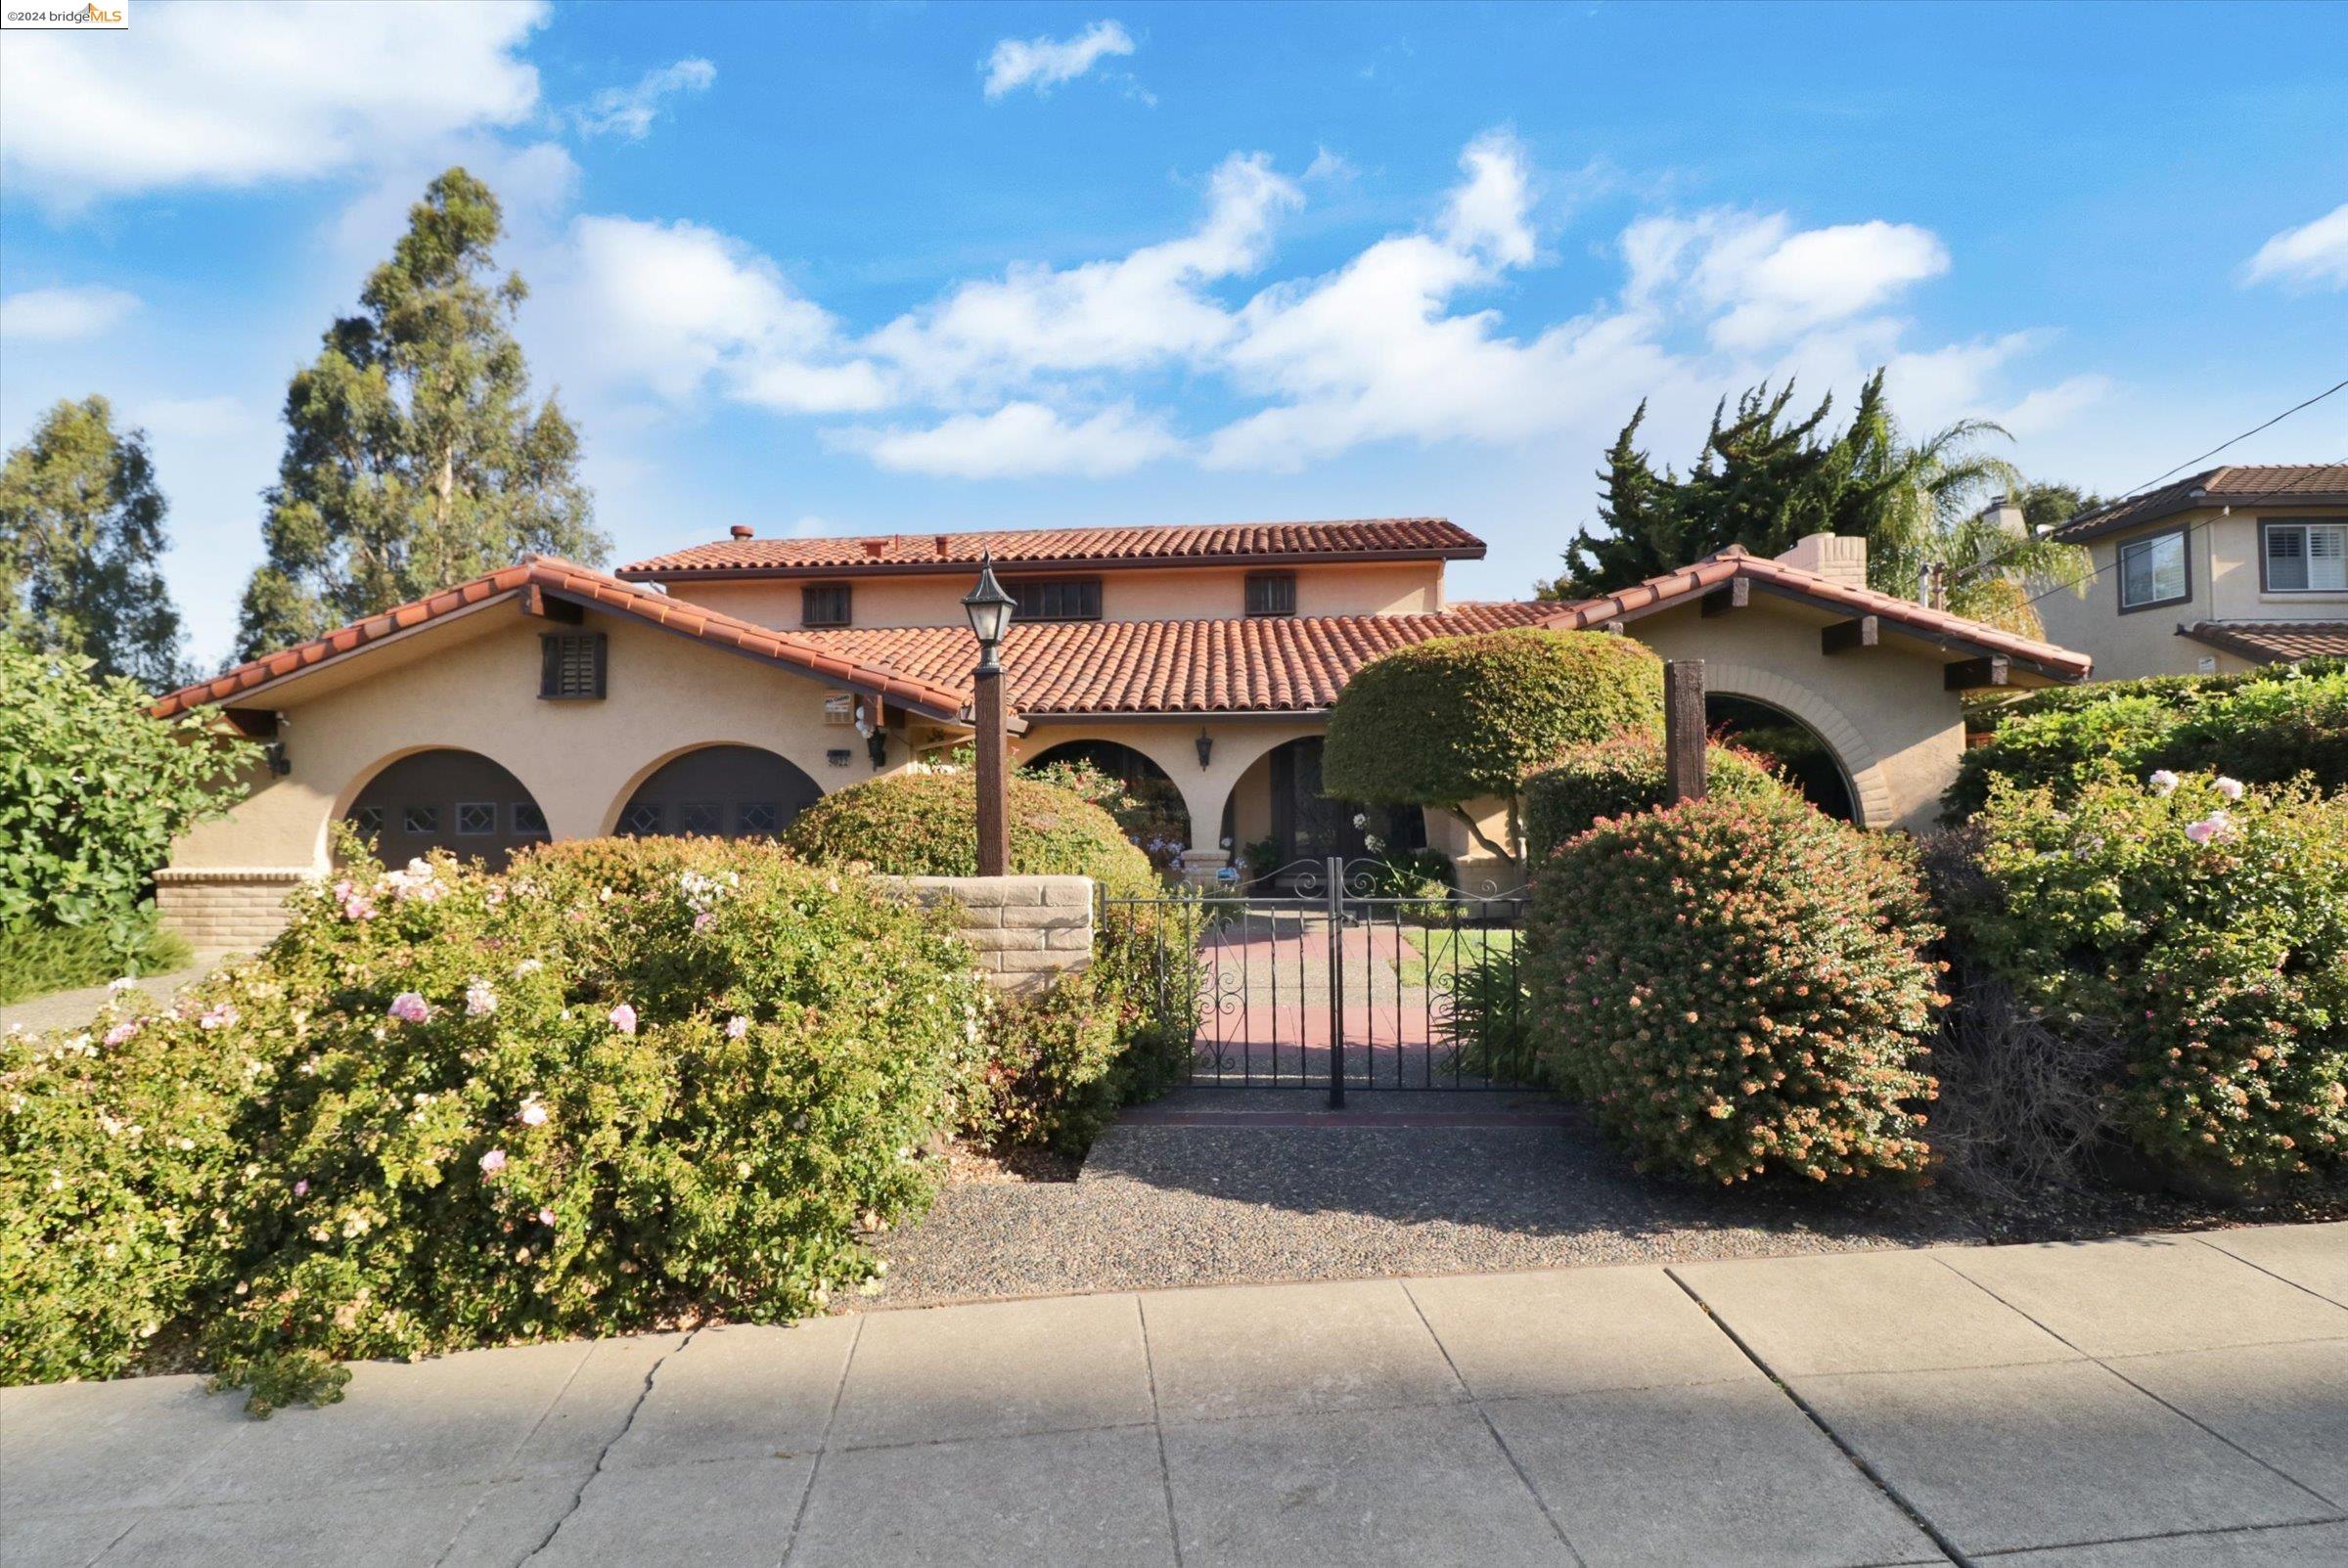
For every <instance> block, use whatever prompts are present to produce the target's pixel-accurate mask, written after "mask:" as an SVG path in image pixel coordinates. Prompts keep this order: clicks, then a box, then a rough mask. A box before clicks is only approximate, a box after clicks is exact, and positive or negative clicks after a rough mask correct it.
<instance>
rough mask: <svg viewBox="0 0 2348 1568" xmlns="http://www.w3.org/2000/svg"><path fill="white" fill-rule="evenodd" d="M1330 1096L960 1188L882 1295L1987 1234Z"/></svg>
mask: <svg viewBox="0 0 2348 1568" xmlns="http://www.w3.org/2000/svg"><path fill="white" fill-rule="evenodd" d="M1324 1103H1325V1099H1324V1097H1323V1096H1322V1095H1320V1094H1319V1093H1318V1092H1287V1091H1265V1090H1253V1091H1223V1092H1220V1093H1218V1092H1214V1091H1201V1090H1189V1091H1184V1092H1183V1093H1181V1094H1179V1095H1176V1096H1174V1097H1172V1098H1169V1099H1167V1100H1162V1101H1159V1102H1158V1104H1156V1105H1153V1106H1149V1107H1145V1108H1144V1109H1143V1110H1142V1111H1141V1112H1139V1113H1129V1115H1128V1117H1127V1119H1126V1120H1123V1121H1121V1122H1119V1123H1118V1124H1117V1125H1116V1126H1114V1127H1111V1128H1110V1129H1109V1130H1108V1131H1107V1132H1106V1133H1105V1134H1103V1135H1102V1137H1101V1140H1100V1142H1097V1143H1095V1144H1094V1145H1093V1150H1092V1154H1091V1156H1090V1158H1088V1159H1087V1160H1086V1162H1085V1165H1084V1168H1083V1172H1082V1174H1081V1175H1080V1177H1079V1178H1078V1180H1076V1181H1074V1182H1058V1183H1023V1184H1020V1183H1013V1184H993V1185H986V1186H971V1187H950V1188H948V1189H947V1190H946V1191H945V1192H944V1193H943V1194H942V1195H941V1196H940V1197H939V1199H938V1201H937V1204H936V1206H935V1207H934V1208H932V1209H931V1210H930V1212H929V1214H928V1215H927V1216H926V1218H924V1219H923V1220H921V1221H920V1222H918V1223H916V1224H914V1225H911V1226H908V1227H906V1228H905V1229H903V1230H902V1231H899V1232H894V1233H892V1234H890V1235H887V1236H884V1237H882V1238H881V1240H880V1246H879V1250H880V1251H881V1253H882V1255H883V1256H885V1257H886V1258H887V1259H888V1264H889V1274H888V1283H887V1288H886V1290H885V1291H884V1292H883V1293H882V1294H881V1296H880V1297H879V1298H878V1299H877V1300H876V1301H875V1302H874V1303H873V1304H875V1305H879V1306H912V1305H917V1304H926V1303H934V1302H940V1301H953V1300H964V1299H971V1298H977V1297H985V1296H1023V1295H1038V1294H1046V1293H1055V1292H1064V1291H1081V1290H1123V1289H1135V1288H1142V1289H1149V1288H1155V1287H1161V1286H1168V1285H1194V1284H1222V1283H1233V1282H1239V1281H1247V1280H1286V1279H1341V1278H1367V1277H1389V1276H1395V1275H1422V1274H1452V1273H1461V1272H1467V1271H1479V1270H1506V1269H1535V1268H1549V1267H1556V1266H1559V1265H1566V1264H1583V1263H1659V1262H1677V1261H1683V1260H1694V1259H1711V1258H1737V1257H1761V1256H1771V1255H1776V1254H1782V1253H1797V1252H1823V1251H1840V1250H1848V1249H1854V1248H1867V1247H1883V1246H1912V1245H1917V1244H1919V1243H1927V1242H1942V1241H1973V1240H1979V1239H1982V1234H1981V1232H1980V1230H1979V1229H1978V1227H1977V1226H1976V1225H1975V1224H1974V1223H1973V1221H1972V1219H1971V1218H1970V1216H1969V1215H1968V1214H1967V1213H1966V1212H1965V1211H1964V1210H1963V1209H1962V1208H1961V1207H1960V1206H1958V1205H1956V1204H1954V1203H1952V1202H1950V1201H1947V1200H1945V1199H1943V1198H1941V1197H1939V1196H1938V1195H1936V1194H1934V1193H1932V1192H1928V1191H1927V1192H1907V1193H1899V1194H1895V1195H1892V1196H1890V1197H1884V1198H1873V1199H1840V1200H1836V1199H1832V1198H1829V1197H1825V1196H1823V1195H1813V1194H1809V1193H1790V1194H1773V1193H1722V1192H1719V1191H1713V1190H1697V1189H1694V1188H1691V1187H1679V1186H1675V1185H1672V1184H1668V1183H1662V1182H1652V1181H1648V1180H1646V1179H1643V1178H1641V1177H1639V1176H1637V1175H1636V1174H1634V1173H1633V1172H1632V1171H1631V1170H1630V1168H1629V1165H1628V1163H1627V1162H1626V1161H1625V1160H1624V1159H1623V1158H1622V1156H1621V1155H1619V1154H1617V1153H1616V1152H1614V1151H1613V1150H1612V1149H1610V1148H1608V1147H1607V1146H1606V1145H1605V1143H1604V1142H1603V1139H1602V1138H1601V1137H1600V1136H1599V1135H1598V1133H1597V1132H1596V1131H1595V1130H1594V1129H1593V1128H1591V1127H1590V1126H1589V1125H1588V1123H1587V1122H1586V1121H1584V1120H1583V1119H1582V1117H1581V1116H1580V1114H1579V1113H1578V1112H1576V1111H1573V1110H1571V1109H1569V1108H1565V1107H1560V1106H1558V1105H1557V1104H1556V1103H1555V1102H1552V1101H1547V1100H1537V1099H1532V1098H1518V1097H1507V1096H1495V1095H1451V1094H1442V1093H1434V1094H1427V1093H1409V1094H1395V1093H1390V1092H1389V1093H1382V1094H1370V1093H1363V1092H1358V1091H1357V1092H1356V1093H1354V1094H1353V1095H1351V1096H1349V1097H1348V1111H1349V1114H1348V1115H1347V1116H1346V1117H1344V1118H1343V1119H1342V1120H1340V1121H1334V1122H1332V1121H1331V1120H1330V1119H1327V1118H1322V1117H1319V1116H1318V1115H1317V1112H1318V1110H1319V1107H1321V1106H1322V1105H1323V1104H1324ZM1404 1121H1407V1122H1408V1123H1409V1124H1410V1125H1402V1124H1401V1123H1402V1122H1404ZM1283 1122H1286V1123H1290V1124H1294V1123H1307V1122H1319V1123H1321V1124H1320V1125H1279V1124H1280V1123H1283ZM1381 1122H1383V1123H1384V1125H1381ZM1199 1123H1205V1124H1206V1125H1199ZM1218 1123H1220V1124H1221V1125H1217V1124H1218ZM1428 1123H1435V1124H1436V1125H1427V1124H1428Z"/></svg>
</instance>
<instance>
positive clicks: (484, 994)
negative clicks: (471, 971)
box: [465, 980, 497, 1018]
mask: <svg viewBox="0 0 2348 1568" xmlns="http://www.w3.org/2000/svg"><path fill="white" fill-rule="evenodd" d="M496 1010H497V992H496V991H494V990H492V989H491V988H490V985H489V982H488V981H486V980H475V981H474V982H473V984H471V985H469V986H467V987H466V988H465V1015H466V1016H467V1017H469V1018H478V1017H482V1016H484V1015H486V1014H488V1013H492V1012H495V1011H496Z"/></svg>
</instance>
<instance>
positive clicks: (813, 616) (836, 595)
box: [799, 583, 850, 626]
mask: <svg viewBox="0 0 2348 1568" xmlns="http://www.w3.org/2000/svg"><path fill="white" fill-rule="evenodd" d="M849 603H850V595H849V592H848V585H847V584H846V583H809V584H808V585H807V586H806V587H804V588H802V589H800V590H799V624H800V625H801V626H845V625H847V624H848V605H849Z"/></svg>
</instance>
